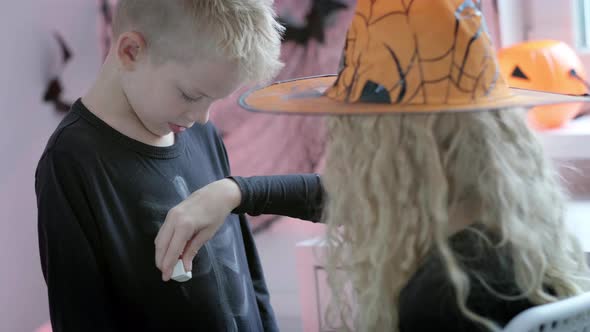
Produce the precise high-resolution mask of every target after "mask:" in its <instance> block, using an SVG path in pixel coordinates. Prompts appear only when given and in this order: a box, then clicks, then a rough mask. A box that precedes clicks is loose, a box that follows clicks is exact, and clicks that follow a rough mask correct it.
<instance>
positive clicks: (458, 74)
mask: <svg viewBox="0 0 590 332" xmlns="http://www.w3.org/2000/svg"><path fill="white" fill-rule="evenodd" d="M480 6H481V3H480V1H478V0H358V3H357V8H356V14H355V16H354V19H353V21H352V24H351V26H350V28H349V30H348V35H347V37H346V46H345V50H344V56H343V63H342V68H341V70H340V73H339V74H338V75H331V76H319V77H308V78H301V79H295V80H291V81H285V82H278V83H275V84H272V85H270V86H267V87H264V88H258V89H254V90H251V91H249V92H248V93H246V94H245V95H243V96H242V98H241V99H240V104H241V105H242V106H243V107H244V108H246V109H248V110H251V111H261V112H272V113H291V114H318V115H320V114H380V113H411V112H445V111H477V110H491V109H500V108H506V107H516V106H521V107H531V106H536V105H542V104H561V103H572V102H588V101H590V99H588V98H584V97H578V96H569V95H562V94H552V93H547V92H539V91H531V90H519V89H512V88H509V87H508V85H507V83H506V81H505V80H504V79H503V78H502V76H501V74H500V68H499V66H498V62H497V60H496V55H495V50H494V47H493V46H492V43H491V40H490V36H489V34H488V31H487V28H486V25H485V20H484V18H483V15H482V12H481V10H480Z"/></svg>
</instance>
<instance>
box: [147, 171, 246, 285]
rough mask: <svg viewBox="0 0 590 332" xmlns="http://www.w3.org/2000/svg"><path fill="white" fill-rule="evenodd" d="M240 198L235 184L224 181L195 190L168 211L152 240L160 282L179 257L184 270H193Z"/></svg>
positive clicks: (168, 274) (165, 278)
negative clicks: (193, 264)
mask: <svg viewBox="0 0 590 332" xmlns="http://www.w3.org/2000/svg"><path fill="white" fill-rule="evenodd" d="M241 198H242V194H241V192H240V188H239V187H238V185H237V184H236V183H235V182H234V181H232V180H230V179H223V180H219V181H216V182H213V183H211V184H209V185H207V186H205V187H203V188H201V189H200V190H197V191H195V192H194V193H193V194H192V195H191V196H189V197H188V198H187V199H186V200H184V201H183V202H182V203H180V204H179V205H177V206H176V207H174V208H172V209H171V210H170V211H169V212H168V215H167V216H166V221H165V222H164V224H163V225H162V227H161V228H160V231H159V232H158V236H156V240H155V244H156V266H157V267H158V268H159V269H160V270H161V271H162V280H164V281H168V280H170V278H171V276H172V270H173V269H174V265H175V264H176V262H177V261H178V259H179V257H182V261H183V263H184V268H185V270H186V271H187V272H188V271H192V261H193V258H194V257H195V255H196V254H197V252H198V251H199V248H201V247H202V246H203V245H204V244H205V242H207V241H208V240H209V239H211V238H212V237H213V235H215V233H216V232H217V230H218V229H219V228H220V227H221V225H223V222H224V221H225V218H226V217H227V216H228V215H229V214H230V213H231V211H232V210H233V209H235V208H236V207H238V205H239V204H240V202H241Z"/></svg>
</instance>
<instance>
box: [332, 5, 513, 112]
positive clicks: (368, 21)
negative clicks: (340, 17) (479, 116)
mask: <svg viewBox="0 0 590 332" xmlns="http://www.w3.org/2000/svg"><path fill="white" fill-rule="evenodd" d="M508 94H510V91H509V89H508V86H507V84H506V82H505V81H504V79H503V78H502V76H501V75H500V70H499V66H498V63H497V61H496V56H495V49H494V47H493V45H492V42H491V39H490V36H489V34H488V30H487V27H486V24H485V20H484V17H483V15H482V12H481V3H480V1H474V0H359V1H358V3H357V9H356V13H355V16H354V19H353V22H352V24H351V27H350V29H349V30H348V33H347V37H346V47H345V50H344V55H343V63H342V68H341V70H340V73H339V75H338V79H337V80H336V82H335V83H334V85H333V86H332V87H330V88H329V89H328V90H327V91H326V95H327V96H328V97H330V98H332V99H335V100H337V101H342V102H347V103H357V102H358V103H383V104H400V105H404V104H405V105H419V104H424V105H465V104H473V103H478V102H480V101H483V100H489V99H493V98H498V97H502V96H506V95H508Z"/></svg>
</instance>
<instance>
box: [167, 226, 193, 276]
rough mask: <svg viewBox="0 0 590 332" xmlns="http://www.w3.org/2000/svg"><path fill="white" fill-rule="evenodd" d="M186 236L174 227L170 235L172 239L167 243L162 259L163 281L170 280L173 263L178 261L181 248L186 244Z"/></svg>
mask: <svg viewBox="0 0 590 332" xmlns="http://www.w3.org/2000/svg"><path fill="white" fill-rule="evenodd" d="M187 240H188V238H187V235H186V233H185V232H183V231H181V230H179V229H176V230H174V234H173V235H172V241H170V244H169V245H168V249H167V250H166V254H165V255H164V259H163V260H162V272H163V273H162V278H163V279H164V281H168V280H170V277H171V276H172V270H173V269H174V265H175V264H176V262H178V258H179V257H180V254H182V249H183V248H184V247H185V246H186V242H187Z"/></svg>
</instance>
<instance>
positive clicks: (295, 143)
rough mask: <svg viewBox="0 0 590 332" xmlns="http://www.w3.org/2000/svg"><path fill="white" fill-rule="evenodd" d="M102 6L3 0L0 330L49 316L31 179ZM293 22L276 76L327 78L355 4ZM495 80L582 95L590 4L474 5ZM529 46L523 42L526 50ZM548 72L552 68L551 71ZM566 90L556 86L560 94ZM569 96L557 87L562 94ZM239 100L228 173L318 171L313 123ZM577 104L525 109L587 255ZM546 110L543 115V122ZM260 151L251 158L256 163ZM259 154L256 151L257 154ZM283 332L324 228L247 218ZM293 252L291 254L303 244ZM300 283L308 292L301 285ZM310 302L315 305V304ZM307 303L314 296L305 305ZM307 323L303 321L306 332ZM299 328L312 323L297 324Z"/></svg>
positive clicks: (291, 0)
mask: <svg viewBox="0 0 590 332" xmlns="http://www.w3.org/2000/svg"><path fill="white" fill-rule="evenodd" d="M114 2H115V1H110V0H83V1H81V0H19V1H6V2H5V3H3V10H2V12H1V14H0V15H1V17H0V18H1V19H0V45H1V46H0V47H2V52H0V74H1V75H2V76H1V78H0V112H1V113H0V115H1V118H0V119H1V121H0V158H1V159H0V160H1V162H0V331H2V332H4V331H6V332H21V331H22V332H29V331H36V330H37V329H38V328H39V327H41V326H42V325H43V324H45V323H46V322H47V321H48V317H49V314H48V308H47V294H46V287H45V283H44V281H43V277H42V274H41V269H40V264H39V254H38V245H37V230H36V227H37V226H36V223H37V221H36V202H35V194H34V172H35V167H36V164H37V162H38V160H39V157H40V156H41V153H42V150H43V148H44V146H45V144H46V141H47V139H48V137H49V135H50V134H51V133H52V131H53V130H54V129H55V127H56V126H57V124H58V123H59V121H60V119H61V118H62V117H63V116H64V114H65V112H67V107H68V105H69V104H70V103H71V102H72V101H74V100H75V99H77V98H78V97H80V96H81V95H82V94H83V93H84V92H85V91H86V90H87V89H88V88H89V86H90V84H91V82H92V80H93V79H94V77H95V76H96V74H97V72H98V70H99V68H100V65H101V62H102V59H103V57H104V52H105V48H106V47H108V45H109V24H110V10H111V6H112V5H113V4H114ZM275 3H276V6H277V12H278V14H279V16H280V18H281V20H282V22H283V23H284V24H285V25H287V26H288V33H287V35H286V38H285V41H284V44H283V55H282V56H283V60H284V62H285V63H286V67H285V69H284V70H283V71H282V72H281V73H280V75H279V77H277V79H287V78H292V77H298V76H309V75H319V74H332V73H336V71H337V69H338V65H339V61H340V54H341V50H342V46H343V43H344V42H343V41H344V36H345V33H346V28H347V26H348V24H349V22H350V20H351V18H352V15H353V13H354V5H355V1H354V0H276V1H275ZM481 6H482V8H483V12H484V14H485V16H486V19H487V23H488V29H489V33H490V34H491V36H492V38H493V40H494V43H495V45H496V46H497V48H498V51H499V52H500V55H501V58H500V60H501V64H502V70H503V74H504V75H505V76H506V78H507V79H508V80H509V82H510V83H511V84H512V85H514V86H521V87H525V88H527V87H528V88H534V89H541V90H547V91H553V92H562V93H571V94H586V93H588V85H587V84H586V83H585V81H587V78H586V70H587V68H588V66H589V65H590V0H560V1H555V0H505V1H502V0H498V1H494V0H482V1H481ZM523 42H526V44H522V43H523ZM548 64H552V65H548ZM560 89H561V90H560ZM563 89H565V91H564V90H563ZM239 93H240V92H237V93H236V94H234V95H233V96H232V97H230V98H228V99H227V100H224V101H221V102H218V103H217V104H215V105H214V110H213V115H212V121H213V122H214V123H215V124H216V125H217V126H218V127H219V129H220V131H221V133H222V135H223V137H224V140H225V142H226V145H227V147H228V151H229V155H230V160H231V163H232V169H233V172H234V174H236V175H254V174H281V173H292V172H320V171H321V169H322V165H323V154H324V142H325V133H324V128H323V124H322V121H321V119H318V118H311V119H310V118H304V117H289V118H288V119H287V118H282V117H277V116H272V115H261V114H250V113H247V112H245V111H243V110H241V109H240V108H239V107H237V106H236V100H235V98H236V96H237V95H239ZM587 112H588V110H585V109H584V108H582V107H581V106H580V105H563V106H561V107H560V108H559V109H554V110H551V112H547V111H543V110H533V111H531V113H530V114H529V120H530V124H531V126H532V127H533V128H534V129H535V130H536V131H537V132H538V134H539V136H540V138H541V139H542V141H543V144H544V145H545V147H546V149H547V151H548V153H549V154H550V156H551V157H552V158H553V160H554V161H555V163H556V164H557V165H558V167H559V169H560V171H561V174H562V175H563V181H564V183H565V184H566V186H567V187H568V189H569V190H570V193H571V196H572V201H571V204H570V206H569V209H568V212H567V213H568V214H567V216H568V225H569V226H570V227H571V229H572V230H573V231H574V232H576V234H578V235H579V236H580V239H581V240H582V242H583V245H584V248H585V249H586V251H590V220H588V219H589V218H588V217H590V116H586V115H585V114H586V113H587ZM548 114H550V115H548ZM252 156H255V157H252ZM256 156H258V157H256ZM251 222H252V227H253V229H254V231H255V237H256V241H257V243H258V250H259V252H260V255H261V258H262V260H263V265H264V267H265V271H266V276H267V281H268V285H269V288H270V292H271V296H272V302H273V305H274V308H275V311H276V313H277V316H278V319H279V324H280V326H281V330H283V331H303V330H304V320H305V317H304V316H305V315H306V313H305V311H306V310H305V309H306V308H307V307H308V304H307V301H308V298H309V296H312V295H309V294H310V293H308V292H306V290H305V289H302V287H307V286H305V285H306V284H305V283H304V282H302V281H301V280H300V279H301V276H302V274H301V269H304V268H305V266H303V265H302V261H301V259H299V260H298V258H297V257H298V250H299V251H300V250H303V249H302V248H303V247H305V246H306V245H309V243H310V242H309V241H308V242H303V241H306V240H310V239H314V238H317V237H318V236H321V234H322V232H323V228H322V226H321V225H312V224H309V223H305V222H302V221H298V220H292V219H288V218H276V217H273V216H262V217H259V218H253V219H252V220H251ZM298 244H299V246H298ZM302 285H303V286H302ZM310 301H311V300H310ZM314 303H315V302H314ZM305 326H307V325H305ZM305 330H306V331H310V330H311V329H310V328H308V327H306V328H305Z"/></svg>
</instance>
